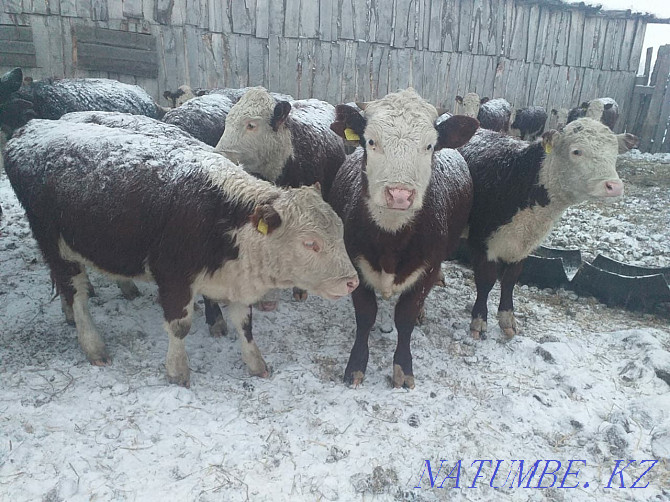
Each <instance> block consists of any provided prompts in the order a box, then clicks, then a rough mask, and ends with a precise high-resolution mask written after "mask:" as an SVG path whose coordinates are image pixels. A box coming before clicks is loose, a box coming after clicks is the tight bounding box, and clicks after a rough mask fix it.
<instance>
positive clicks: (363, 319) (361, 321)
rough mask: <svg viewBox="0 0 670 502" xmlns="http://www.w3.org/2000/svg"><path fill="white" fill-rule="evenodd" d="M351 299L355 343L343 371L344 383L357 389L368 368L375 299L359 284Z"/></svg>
mask: <svg viewBox="0 0 670 502" xmlns="http://www.w3.org/2000/svg"><path fill="white" fill-rule="evenodd" d="M351 299H352V301H353V302H354V310H355V311H356V341H355V342H354V346H353V348H352V349H351V355H350V356H349V362H348V363H347V368H346V369H345V370H344V381H345V382H346V383H348V384H351V385H353V386H354V387H358V386H359V385H360V384H361V383H363V378H365V370H366V369H367V367H368V357H369V354H370V352H369V349H368V338H369V336H370V330H371V329H372V327H373V326H374V324H375V320H376V319H377V297H376V296H375V292H374V290H372V289H370V288H368V287H367V286H366V285H365V284H361V285H360V286H358V287H357V288H356V289H355V290H354V292H353V293H351Z"/></svg>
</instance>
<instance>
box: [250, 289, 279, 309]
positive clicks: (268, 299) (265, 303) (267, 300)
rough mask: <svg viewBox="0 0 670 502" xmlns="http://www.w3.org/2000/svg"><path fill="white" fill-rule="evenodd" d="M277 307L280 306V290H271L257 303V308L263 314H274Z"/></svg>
mask: <svg viewBox="0 0 670 502" xmlns="http://www.w3.org/2000/svg"><path fill="white" fill-rule="evenodd" d="M277 305H279V290H278V289H271V290H270V291H268V292H267V293H265V294H264V295H263V298H261V299H260V300H258V301H257V302H256V305H255V306H256V308H257V309H258V310H260V311H261V312H272V311H273V310H277Z"/></svg>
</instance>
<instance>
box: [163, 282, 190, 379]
mask: <svg viewBox="0 0 670 502" xmlns="http://www.w3.org/2000/svg"><path fill="white" fill-rule="evenodd" d="M156 282H157V283H158V299H159V303H160V305H161V307H162V308H163V316H164V317H165V331H167V334H168V351H167V357H166V359H165V370H166V373H167V379H168V382H170V383H174V384H177V385H181V386H182V387H190V385H191V370H190V369H189V367H188V355H187V354H186V345H185V343H184V338H186V335H188V332H189V330H190V329H191V321H192V319H193V293H192V290H191V285H190V284H189V282H188V281H187V280H181V281H178V280H174V279H173V280H171V281H170V282H163V281H162V280H161V278H160V277H156Z"/></svg>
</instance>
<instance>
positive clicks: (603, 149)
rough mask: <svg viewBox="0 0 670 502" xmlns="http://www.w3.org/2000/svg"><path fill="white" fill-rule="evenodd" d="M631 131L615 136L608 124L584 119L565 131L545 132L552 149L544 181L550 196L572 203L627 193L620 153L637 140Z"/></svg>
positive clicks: (544, 139) (542, 172)
mask: <svg viewBox="0 0 670 502" xmlns="http://www.w3.org/2000/svg"><path fill="white" fill-rule="evenodd" d="M636 139H637V138H635V136H633V135H631V134H619V135H615V134H614V133H613V132H612V131H611V130H610V129H609V127H607V126H606V125H604V124H602V123H600V122H598V121H596V120H593V119H590V118H581V119H578V120H575V121H574V122H571V123H569V124H568V125H567V126H566V127H565V129H563V131H562V132H560V133H559V132H556V131H548V132H546V133H545V134H544V135H543V143H544V144H545V150H548V151H549V153H548V154H547V156H546V158H545V161H544V164H545V166H548V167H550V168H549V169H543V170H542V171H541V174H540V182H541V183H544V184H545V186H547V187H548V189H549V195H550V197H552V198H553V197H555V196H558V197H560V198H565V201H566V202H567V203H570V204H574V203H577V202H581V201H584V200H587V199H591V198H603V197H618V196H621V195H623V182H622V181H621V179H620V178H619V175H618V174H617V172H616V159H617V155H618V154H619V153H620V152H622V151H625V150H627V149H628V148H631V147H632V146H633V144H634V143H635V140H636Z"/></svg>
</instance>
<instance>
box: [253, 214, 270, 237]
mask: <svg viewBox="0 0 670 502" xmlns="http://www.w3.org/2000/svg"><path fill="white" fill-rule="evenodd" d="M256 228H258V231H259V232H260V233H262V234H263V235H267V234H268V224H267V223H265V220H264V219H263V218H261V219H260V220H258V227H256Z"/></svg>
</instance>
